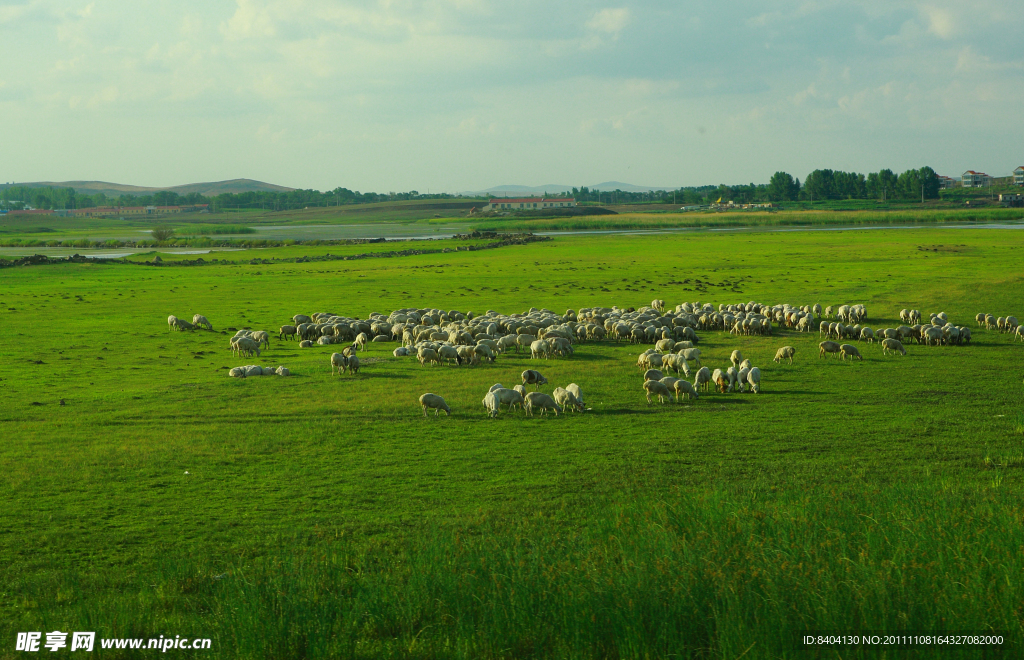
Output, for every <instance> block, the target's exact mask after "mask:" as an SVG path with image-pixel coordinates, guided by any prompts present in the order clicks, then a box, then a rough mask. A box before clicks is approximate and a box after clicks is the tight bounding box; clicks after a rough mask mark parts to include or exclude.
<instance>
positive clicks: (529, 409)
mask: <svg viewBox="0 0 1024 660" xmlns="http://www.w3.org/2000/svg"><path fill="white" fill-rule="evenodd" d="M525 407H526V415H527V417H533V410H534V408H537V409H539V410H540V414H541V416H543V415H544V413H545V411H548V410H554V411H555V417H558V413H560V412H562V408H561V406H559V405H558V404H557V403H555V400H554V399H552V398H551V397H550V396H548V395H547V394H544V393H543V392H530V393H529V394H527V395H526V401H525Z"/></svg>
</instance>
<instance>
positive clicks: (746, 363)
mask: <svg viewBox="0 0 1024 660" xmlns="http://www.w3.org/2000/svg"><path fill="white" fill-rule="evenodd" d="M739 368H740V369H741V370H742V369H749V368H750V360H749V359H745V360H743V362H740V366H739Z"/></svg>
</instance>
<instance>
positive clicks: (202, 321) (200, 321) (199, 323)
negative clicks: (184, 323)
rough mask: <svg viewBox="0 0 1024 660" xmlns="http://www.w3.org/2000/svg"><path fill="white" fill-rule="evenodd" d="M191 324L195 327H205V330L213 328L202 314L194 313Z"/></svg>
mask: <svg viewBox="0 0 1024 660" xmlns="http://www.w3.org/2000/svg"><path fill="white" fill-rule="evenodd" d="M192 325H194V326H196V327H197V328H206V329H207V330H213V324H212V323H210V322H209V321H208V320H207V318H206V317H205V316H203V315H202V314H196V315H195V316H193V317H192Z"/></svg>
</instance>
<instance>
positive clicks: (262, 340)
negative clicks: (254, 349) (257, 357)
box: [252, 330, 270, 348]
mask: <svg viewBox="0 0 1024 660" xmlns="http://www.w3.org/2000/svg"><path fill="white" fill-rule="evenodd" d="M252 339H253V341H255V342H256V343H258V344H260V345H261V346H263V345H266V347H267V348H270V333H268V332H267V331H266V330H257V331H256V332H254V333H252Z"/></svg>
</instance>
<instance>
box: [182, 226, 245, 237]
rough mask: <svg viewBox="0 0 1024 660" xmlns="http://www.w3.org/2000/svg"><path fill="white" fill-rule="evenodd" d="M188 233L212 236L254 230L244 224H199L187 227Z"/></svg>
mask: <svg viewBox="0 0 1024 660" xmlns="http://www.w3.org/2000/svg"><path fill="white" fill-rule="evenodd" d="M186 231H187V232H188V233H189V234H198V235H200V236H212V235H216V234H255V233H256V230H255V229H253V228H252V227H247V226H245V225H200V226H198V227H187V228H186Z"/></svg>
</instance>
